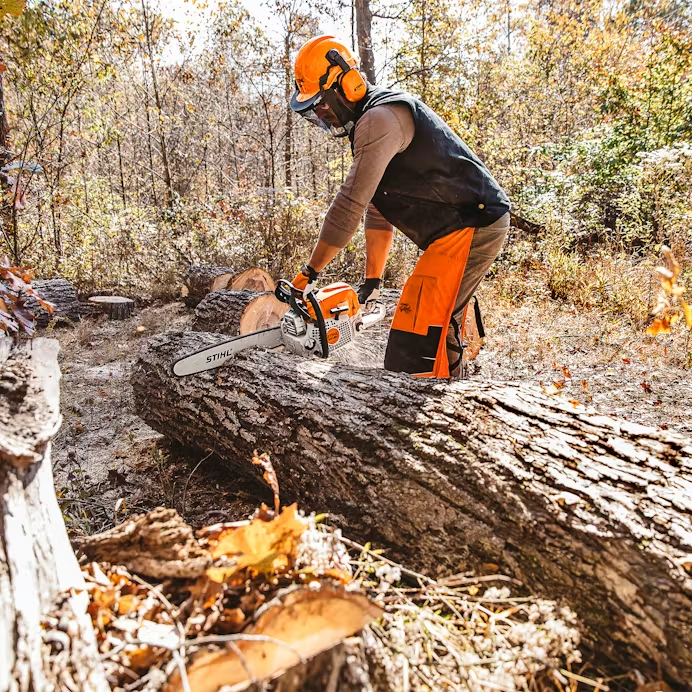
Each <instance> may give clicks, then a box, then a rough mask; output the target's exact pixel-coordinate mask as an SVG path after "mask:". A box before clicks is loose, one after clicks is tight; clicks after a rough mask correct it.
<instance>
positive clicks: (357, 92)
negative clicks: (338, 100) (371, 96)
mask: <svg viewBox="0 0 692 692" xmlns="http://www.w3.org/2000/svg"><path fill="white" fill-rule="evenodd" d="M338 84H339V86H340V87H341V91H343V92H344V96H345V97H346V98H347V99H348V100H349V101H351V102H353V103H356V102H357V101H360V100H361V99H362V98H363V97H364V96H365V92H366V91H367V85H366V84H365V80H364V79H363V77H362V75H361V74H360V72H358V70H354V69H350V70H349V71H348V72H345V73H343V74H342V75H341V77H339V79H338Z"/></svg>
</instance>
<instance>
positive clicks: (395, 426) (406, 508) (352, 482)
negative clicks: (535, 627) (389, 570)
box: [132, 332, 692, 682]
mask: <svg viewBox="0 0 692 692" xmlns="http://www.w3.org/2000/svg"><path fill="white" fill-rule="evenodd" d="M219 340H220V339H219V337H218V336H216V335H210V334H200V333H194V332H188V333H185V334H182V333H170V334H163V335H160V336H159V337H156V338H155V339H153V340H152V341H151V342H150V344H149V346H148V348H147V349H146V350H145V351H144V352H143V353H142V355H141V357H140V360H139V363H138V367H137V368H135V371H134V375H133V380H132V384H133V387H134V393H135V401H136V406H137V410H138V412H139V415H141V416H142V418H143V419H144V420H145V421H146V422H147V424H149V425H150V426H152V427H153V428H155V429H156V430H158V431H160V432H162V433H163V434H165V435H167V436H168V437H169V438H171V439H174V440H177V441H179V442H180V443H182V444H183V445H187V446H190V447H195V448H198V449H201V450H205V451H206V450H212V451H214V452H215V453H216V454H217V455H218V456H219V457H222V458H223V459H224V460H225V462H226V463H227V464H229V465H231V466H232V467H233V468H234V470H235V471H237V473H239V474H246V475H251V474H252V473H253V470H252V465H251V464H250V463H249V462H248V461H247V460H248V459H249V458H250V456H251V454H252V452H253V450H260V451H263V452H269V453H270V454H271V455H272V460H273V462H274V466H275V468H276V471H277V473H278V478H279V481H280V483H281V487H282V500H283V502H288V501H291V500H293V499H300V503H301V506H302V507H304V508H305V509H308V510H315V511H320V512H322V511H328V512H330V514H331V515H332V517H333V518H334V521H336V522H337V523H339V524H340V525H341V526H343V527H344V528H345V529H346V530H348V531H349V532H350V534H351V535H354V536H355V537H358V538H360V539H361V540H363V541H366V540H370V541H372V542H373V543H374V544H376V545H383V546H386V547H388V548H389V551H390V552H389V555H390V556H392V557H396V558H399V559H401V560H405V561H406V562H407V563H413V564H414V565H416V566H417V567H419V568H421V569H425V570H427V571H428V572H430V573H433V574H438V573H451V572H458V571H463V570H468V569H473V570H479V569H481V570H482V569H486V570H487V569H497V568H498V566H499V569H501V570H502V571H504V572H508V573H510V574H512V575H514V576H515V577H517V578H518V579H521V580H522V581H523V582H524V583H525V584H527V586H528V587H529V588H530V589H531V590H532V591H533V592H534V593H544V594H547V595H549V596H550V597H552V598H562V599H564V600H565V601H566V602H568V603H569V604H570V605H571V606H572V607H573V608H574V609H575V610H576V611H577V612H578V614H579V615H580V617H581V619H582V621H583V624H584V629H585V638H586V640H587V641H589V642H590V643H592V644H593V645H594V646H597V647H598V651H599V652H600V653H603V654H604V655H605V656H606V657H609V658H611V659H613V660H618V661H623V660H628V661H630V662H631V665H632V666H636V667H638V668H639V669H640V670H641V671H642V672H652V673H654V674H655V672H656V668H657V666H658V665H659V664H660V666H661V668H662V670H663V671H664V672H665V673H666V674H667V675H668V676H669V678H670V679H672V680H674V681H677V682H683V681H688V680H689V679H691V678H692V647H690V646H689V642H690V641H692V578H691V577H690V573H689V572H690V570H691V569H692V557H690V553H692V442H691V441H690V440H688V439H686V438H684V437H682V436H680V435H677V434H674V433H671V432H664V431H661V430H655V429H652V428H647V427H644V426H640V425H636V424H634V423H629V422H625V421H618V420H613V419H610V418H607V417H605V416H596V415H594V414H591V413H587V411H586V410H585V409H584V408H583V407H581V406H578V407H577V406H575V405H573V404H571V403H568V402H566V401H564V400H561V399H556V398H551V397H547V396H545V395H543V394H541V393H540V392H539V391H537V390H536V389H535V388H530V387H527V386H524V385H515V384H497V383H488V382H456V383H453V384H450V383H445V382H435V381H430V380H419V379H416V378H412V377H410V376H407V375H403V374H395V373H389V372H384V371H380V370H374V369H372V370H367V369H352V368H348V367H344V366H341V365H334V364H331V363H324V362H320V361H317V360H303V359H299V358H297V357H295V356H292V355H290V354H285V353H277V352H265V351H248V352H246V353H244V354H241V355H239V356H238V357H236V358H235V359H234V360H233V362H231V363H230V364H228V365H226V366H224V367H223V368H221V369H219V370H216V371H212V372H207V373H202V374H200V375H196V376H193V377H187V378H182V379H181V378H176V377H174V376H172V375H171V363H172V362H173V360H175V359H176V358H178V357H179V356H180V355H181V354H184V353H186V352H193V351H195V350H197V349H199V348H201V347H203V346H206V345H211V344H213V343H216V342H218V341H219ZM488 564H490V565H492V567H488Z"/></svg>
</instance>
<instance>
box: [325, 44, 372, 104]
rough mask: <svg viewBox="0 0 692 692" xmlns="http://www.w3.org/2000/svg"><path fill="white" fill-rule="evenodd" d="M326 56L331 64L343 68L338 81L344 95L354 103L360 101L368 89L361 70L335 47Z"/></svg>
mask: <svg viewBox="0 0 692 692" xmlns="http://www.w3.org/2000/svg"><path fill="white" fill-rule="evenodd" d="M326 57H327V60H329V63H330V64H331V65H334V66H335V67H340V68H341V74H340V75H339V76H338V77H337V80H336V82H337V84H338V85H339V86H340V87H341V91H342V92H343V94H344V96H345V97H346V98H347V99H348V100H349V101H351V102H352V103H355V102H357V101H360V100H361V99H362V98H363V97H364V96H365V92H366V91H367V84H366V83H365V80H364V79H363V76H362V75H361V74H360V72H358V70H356V69H355V68H353V67H352V66H351V65H349V64H348V62H346V60H345V58H344V56H343V55H341V53H339V51H338V50H336V49H335V48H332V49H331V50H330V51H328V52H327V55H326Z"/></svg>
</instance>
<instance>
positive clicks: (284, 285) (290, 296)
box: [274, 279, 329, 358]
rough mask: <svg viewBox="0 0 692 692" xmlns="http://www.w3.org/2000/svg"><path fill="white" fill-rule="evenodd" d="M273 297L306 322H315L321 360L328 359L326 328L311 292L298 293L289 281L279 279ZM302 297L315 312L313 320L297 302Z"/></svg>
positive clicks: (320, 309) (317, 302)
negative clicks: (318, 336)
mask: <svg viewBox="0 0 692 692" xmlns="http://www.w3.org/2000/svg"><path fill="white" fill-rule="evenodd" d="M274 295H275V296H276V297H277V299H278V300H280V301H281V302H282V303H288V304H289V305H290V306H291V308H292V309H293V310H295V311H296V312H297V313H298V314H299V315H300V316H301V317H302V318H303V319H304V320H305V321H306V322H317V329H318V330H319V333H320V345H321V346H322V354H321V355H322V358H328V357H329V342H328V341H327V326H326V324H325V321H324V315H323V314H322V308H321V307H320V303H319V301H318V300H317V297H316V296H315V294H314V293H313V292H312V291H311V292H310V293H308V294H307V295H305V294H304V293H303V292H302V291H299V290H298V289H297V288H296V287H295V286H294V285H293V284H292V283H291V282H290V281H286V279H279V281H278V282H277V284H276V289H274ZM299 296H302V299H303V301H309V302H310V305H312V309H313V310H314V312H315V318H314V319H313V317H312V316H311V315H310V313H309V312H308V311H307V310H306V309H305V308H304V307H303V305H302V304H301V303H299V302H298V297H299Z"/></svg>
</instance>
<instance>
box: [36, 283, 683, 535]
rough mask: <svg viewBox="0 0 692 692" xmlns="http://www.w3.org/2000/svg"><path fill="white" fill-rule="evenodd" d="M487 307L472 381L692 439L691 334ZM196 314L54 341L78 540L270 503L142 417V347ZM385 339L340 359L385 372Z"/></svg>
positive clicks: (238, 513)
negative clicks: (515, 385) (514, 387)
mask: <svg viewBox="0 0 692 692" xmlns="http://www.w3.org/2000/svg"><path fill="white" fill-rule="evenodd" d="M390 298H391V296H390ZM481 303H482V305H483V306H484V315H485V317H484V319H485V323H486V329H487V332H488V337H487V343H486V347H485V349H484V350H483V351H481V354H480V355H479V357H478V359H477V360H476V361H475V362H474V363H472V365H471V368H470V376H471V377H472V378H474V379H484V378H487V379H494V380H505V381H507V380H512V381H524V382H527V383H531V384H534V385H537V386H541V387H543V388H544V390H545V391H546V392H547V393H549V394H551V395H552V396H558V397H564V398H566V399H568V400H570V401H573V402H574V403H575V405H577V403H582V404H584V405H587V406H589V407H593V409H594V410H596V411H599V412H600V413H604V414H607V415H611V416H614V417H620V418H624V419H627V420H631V421H636V422H638V423H643V424H646V425H652V426H659V427H661V428H664V429H670V430H677V431H680V432H683V433H686V434H692V420H690V416H689V411H690V401H692V370H690V369H685V366H686V365H687V364H688V363H687V360H686V359H688V358H689V356H688V355H687V353H688V351H689V349H690V348H691V347H692V346H691V345H690V343H689V339H688V338H687V337H686V335H685V334H684V332H683V330H682V329H679V330H678V331H677V332H676V333H675V334H674V335H672V336H671V335H669V336H664V337H661V336H659V337H656V338H650V337H647V336H646V335H644V334H643V333H642V332H641V331H640V330H637V329H635V328H634V327H632V325H630V324H629V323H628V322H627V320H625V319H623V318H620V319H614V318H613V319H611V318H608V317H604V316H603V315H598V314H594V313H587V314H584V313H582V314H579V313H577V311H575V310H573V309H571V308H569V307H565V306H564V305H560V304H557V303H552V302H546V303H543V304H541V305H536V304H531V303H526V304H524V305H521V306H512V305H509V304H493V303H492V283H488V284H487V285H486V286H485V287H484V289H483V292H482V293H481ZM390 312H391V309H390ZM192 314H193V312H192V310H190V309H188V308H186V307H185V306H183V305H182V303H169V304H166V305H160V306H153V307H147V308H144V309H141V310H139V311H137V313H136V315H135V316H134V317H132V318H130V319H128V320H126V321H123V322H114V321H109V320H107V319H105V318H103V317H101V318H97V319H93V318H92V319H86V320H84V321H83V322H82V323H80V324H79V325H78V326H76V327H61V328H56V329H54V330H53V331H52V332H50V333H48V334H47V335H50V336H54V337H57V338H58V339H59V341H60V343H61V347H62V353H61V367H62V372H63V382H62V410H63V416H64V423H63V426H62V430H61V431H60V433H59V435H58V437H57V438H56V440H55V450H54V457H55V471H56V473H55V475H56V490H57V492H58V495H59V498H60V503H61V506H62V509H63V513H64V515H65V516H66V518H67V519H68V522H70V523H71V529H72V531H73V533H75V534H79V533H83V532H85V533H92V532H95V531H99V530H102V529H103V528H106V527H108V526H110V525H112V524H113V523H114V522H117V521H121V520H122V519H123V518H124V517H125V516H127V515H128V514H131V513H133V512H137V511H145V510H148V509H151V508H152V507H155V506H158V505H166V506H173V507H175V508H176V509H178V511H179V512H180V513H181V514H182V515H183V516H184V518H185V519H186V520H187V521H189V522H190V523H191V524H192V525H193V526H201V525H204V524H209V523H214V522H217V521H234V520H237V519H240V518H244V517H245V516H247V514H248V513H250V512H251V511H253V510H254V508H255V507H256V506H257V498H258V497H260V498H262V499H266V500H269V499H270V496H269V494H268V491H266V490H265V489H264V488H262V487H260V486H253V485H248V483H247V482H246V481H243V480H240V479H239V478H237V477H236V476H235V475H233V476H229V473H230V472H229V471H228V469H226V468H225V467H224V466H223V464H222V463H219V462H218V461H217V460H214V459H206V458H204V457H201V456H196V455H195V454H194V453H191V452H190V451H189V450H181V449H179V448H176V447H174V446H172V445H170V444H169V443H168V442H167V441H166V440H165V439H164V438H163V437H162V436H161V435H159V434H158V433H157V432H155V431H153V430H151V429H150V428H149V427H148V426H146V425H145V424H144V423H143V422H142V421H141V420H140V419H139V418H138V417H137V416H136V414H135V412H134V409H133V400H132V392H131V389H130V385H129V380H130V373H131V371H132V368H133V367H135V363H136V359H137V353H138V351H139V350H140V348H141V347H142V346H143V345H144V343H145V342H146V340H147V339H148V338H149V337H151V336H152V335H153V334H155V333H157V332H160V331H166V330H169V329H178V330H179V329H187V328H189V324H190V322H191V318H192ZM386 333H387V330H386V327H380V328H379V333H378V334H376V335H375V338H374V339H371V340H370V342H369V343H368V344H365V345H363V346H362V347H360V348H359V349H356V350H354V351H352V352H350V353H348V354H346V355H343V356H342V357H341V358H340V360H341V361H343V362H346V363H349V364H352V365H365V366H368V367H373V366H374V367H377V366H380V365H381V362H382V357H383V352H384V344H385V340H386ZM248 463H250V461H249V460H248Z"/></svg>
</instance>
